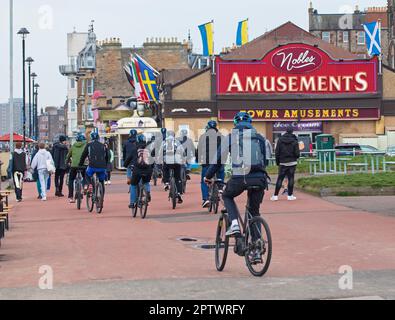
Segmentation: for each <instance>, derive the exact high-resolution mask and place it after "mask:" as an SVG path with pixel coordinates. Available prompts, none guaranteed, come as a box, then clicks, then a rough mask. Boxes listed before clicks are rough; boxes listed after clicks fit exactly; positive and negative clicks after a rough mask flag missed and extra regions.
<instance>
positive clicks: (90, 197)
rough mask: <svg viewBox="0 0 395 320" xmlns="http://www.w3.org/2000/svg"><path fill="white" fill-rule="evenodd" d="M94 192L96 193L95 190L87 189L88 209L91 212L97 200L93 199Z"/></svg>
mask: <svg viewBox="0 0 395 320" xmlns="http://www.w3.org/2000/svg"><path fill="white" fill-rule="evenodd" d="M92 188H93V187H92ZM94 193H95V192H94V191H93V192H89V191H87V193H86V208H87V209H88V211H89V212H92V211H93V208H94V206H95V201H94V199H93V198H94Z"/></svg>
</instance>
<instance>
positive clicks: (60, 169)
mask: <svg viewBox="0 0 395 320" xmlns="http://www.w3.org/2000/svg"><path fill="white" fill-rule="evenodd" d="M68 152H69V150H68V148H67V138H66V137H65V136H60V137H59V142H56V143H55V144H54V146H53V150H52V156H53V160H54V163H55V168H56V172H55V188H56V191H55V196H56V197H64V195H63V184H64V176H65V174H66V171H67V164H66V157H67V154H68Z"/></svg>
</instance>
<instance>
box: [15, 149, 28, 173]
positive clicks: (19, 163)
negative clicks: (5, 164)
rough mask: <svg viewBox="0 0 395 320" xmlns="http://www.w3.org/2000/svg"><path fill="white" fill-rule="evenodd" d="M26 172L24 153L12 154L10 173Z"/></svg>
mask: <svg viewBox="0 0 395 320" xmlns="http://www.w3.org/2000/svg"><path fill="white" fill-rule="evenodd" d="M25 171H26V153H25V152H14V153H13V154H12V172H25Z"/></svg>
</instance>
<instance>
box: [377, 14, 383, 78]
mask: <svg viewBox="0 0 395 320" xmlns="http://www.w3.org/2000/svg"><path fill="white" fill-rule="evenodd" d="M378 22H379V39H380V40H379V41H380V42H379V43H380V54H379V75H382V74H383V50H382V47H381V19H379V20H378Z"/></svg>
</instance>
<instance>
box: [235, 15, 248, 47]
mask: <svg viewBox="0 0 395 320" xmlns="http://www.w3.org/2000/svg"><path fill="white" fill-rule="evenodd" d="M246 43H248V19H246V20H243V21H240V22H239V26H238V28H237V38H236V45H237V46H239V47H241V46H244V45H245V44H246Z"/></svg>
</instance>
